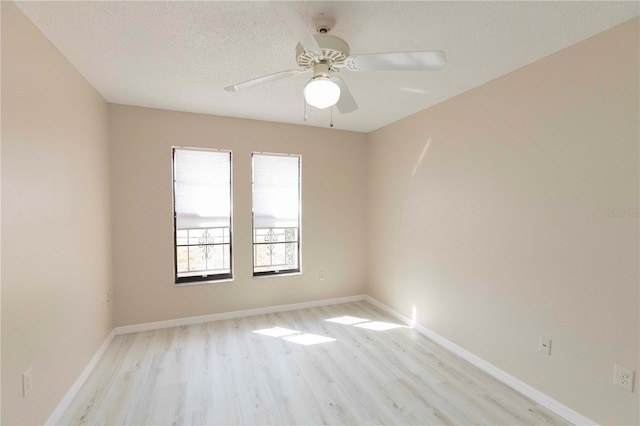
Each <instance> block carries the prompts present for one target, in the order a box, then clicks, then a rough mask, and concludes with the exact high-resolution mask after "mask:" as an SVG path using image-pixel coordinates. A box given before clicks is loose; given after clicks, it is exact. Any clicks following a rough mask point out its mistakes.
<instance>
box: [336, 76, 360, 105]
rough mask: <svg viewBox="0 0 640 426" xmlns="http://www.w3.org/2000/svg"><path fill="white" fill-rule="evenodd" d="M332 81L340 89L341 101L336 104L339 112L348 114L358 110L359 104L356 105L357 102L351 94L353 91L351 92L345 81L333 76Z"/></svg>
mask: <svg viewBox="0 0 640 426" xmlns="http://www.w3.org/2000/svg"><path fill="white" fill-rule="evenodd" d="M331 80H332V81H333V82H335V83H336V84H337V85H338V86H339V87H340V99H338V103H336V107H338V111H340V112H341V113H342V114H346V113H349V112H353V111H355V110H357V109H358V104H357V103H356V100H355V99H353V95H352V94H351V91H349V88H348V87H347V84H346V83H345V82H344V80H343V79H341V78H340V77H338V76H333V77H332V78H331Z"/></svg>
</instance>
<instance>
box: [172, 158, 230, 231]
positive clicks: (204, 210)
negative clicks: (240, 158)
mask: <svg viewBox="0 0 640 426" xmlns="http://www.w3.org/2000/svg"><path fill="white" fill-rule="evenodd" d="M174 155H175V157H174V179H175V214H176V229H194V228H213V227H230V226H231V153H230V152H220V151H205V150H191V149H176V150H175V154H174Z"/></svg>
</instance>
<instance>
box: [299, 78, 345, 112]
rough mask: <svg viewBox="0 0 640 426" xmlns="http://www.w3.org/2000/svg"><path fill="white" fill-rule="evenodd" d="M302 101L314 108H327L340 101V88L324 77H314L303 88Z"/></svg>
mask: <svg viewBox="0 0 640 426" xmlns="http://www.w3.org/2000/svg"><path fill="white" fill-rule="evenodd" d="M304 99H305V100H306V101H307V103H308V104H309V105H311V106H314V107H316V108H319V109H324V108H328V107H330V106H333V105H335V104H336V102H338V99H340V86H338V85H337V84H336V83H334V82H333V81H331V80H329V79H328V78H326V77H316V78H314V79H312V80H311V81H310V82H308V83H307V85H306V86H304Z"/></svg>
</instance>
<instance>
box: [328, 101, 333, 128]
mask: <svg viewBox="0 0 640 426" xmlns="http://www.w3.org/2000/svg"><path fill="white" fill-rule="evenodd" d="M329 127H333V106H332V107H331V123H329Z"/></svg>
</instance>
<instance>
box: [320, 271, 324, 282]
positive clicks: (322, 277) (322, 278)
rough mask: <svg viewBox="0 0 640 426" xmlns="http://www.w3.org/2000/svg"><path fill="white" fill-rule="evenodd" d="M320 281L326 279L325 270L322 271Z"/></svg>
mask: <svg viewBox="0 0 640 426" xmlns="http://www.w3.org/2000/svg"><path fill="white" fill-rule="evenodd" d="M320 281H324V271H320Z"/></svg>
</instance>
